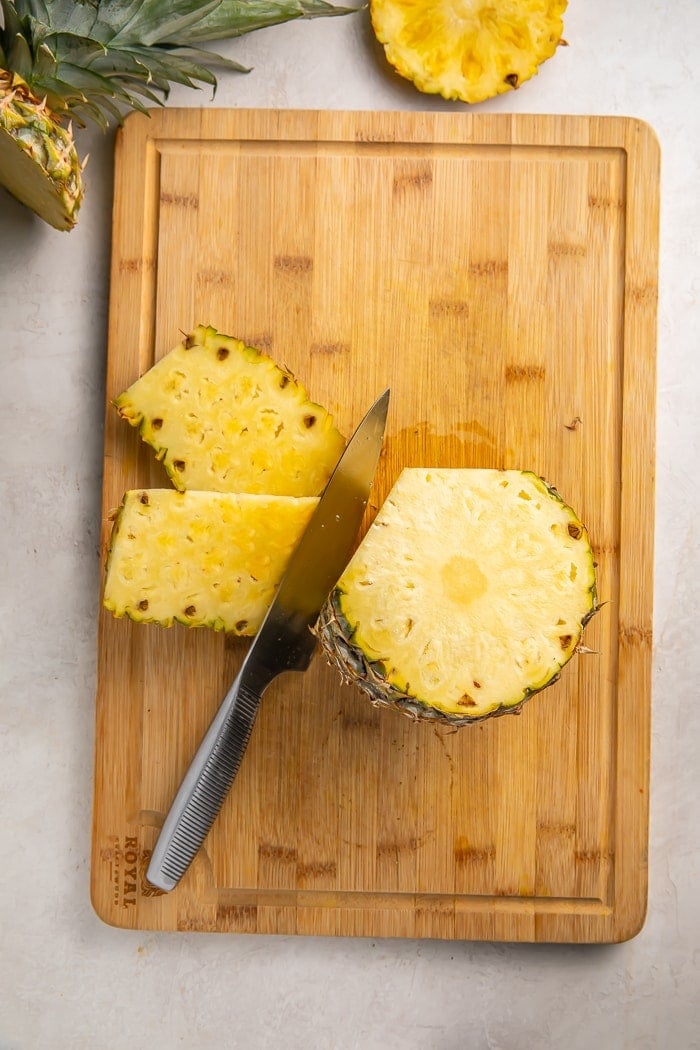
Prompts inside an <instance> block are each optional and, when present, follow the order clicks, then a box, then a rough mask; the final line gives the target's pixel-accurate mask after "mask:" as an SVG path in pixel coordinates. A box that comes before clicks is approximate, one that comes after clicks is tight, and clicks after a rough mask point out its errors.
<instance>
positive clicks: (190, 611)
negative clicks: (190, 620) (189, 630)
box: [185, 605, 197, 616]
mask: <svg viewBox="0 0 700 1050" xmlns="http://www.w3.org/2000/svg"><path fill="white" fill-rule="evenodd" d="M196 612H197V610H196V608H195V607H194V605H188V606H187V608H186V609H185V616H194V614H195V613H196Z"/></svg>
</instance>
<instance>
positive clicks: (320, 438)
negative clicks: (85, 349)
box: [115, 325, 345, 496]
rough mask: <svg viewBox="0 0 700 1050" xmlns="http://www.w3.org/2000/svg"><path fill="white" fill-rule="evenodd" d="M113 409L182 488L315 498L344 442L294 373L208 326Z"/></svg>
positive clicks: (156, 368)
mask: <svg viewBox="0 0 700 1050" xmlns="http://www.w3.org/2000/svg"><path fill="white" fill-rule="evenodd" d="M115 405H116V407H117V410H118V412H119V414H120V416H121V417H122V418H123V419H125V420H127V422H129V423H131V424H132V426H135V427H138V428H139V430H140V433H141V437H142V438H143V440H144V441H146V442H147V443H148V444H149V445H152V447H153V448H154V449H155V451H156V454H157V456H158V458H159V459H162V460H163V464H164V466H165V469H166V471H167V473H168V475H169V476H170V478H171V480H172V482H173V484H174V485H175V488H177V489H179V490H180V491H184V490H186V489H198V490H201V491H215V492H253V493H265V494H267V495H277V496H317V495H318V494H319V493H320V492H321V491H322V489H323V487H324V486H325V484H326V481H327V480H328V478H329V476H330V474H331V472H332V470H333V468H334V467H335V464H336V463H337V461H338V458H339V457H340V454H341V452H342V450H343V446H344V444H345V442H344V439H343V437H342V436H341V435H340V433H339V432H338V430H337V429H336V428H335V426H334V425H333V419H332V417H331V416H330V415H329V413H328V412H327V411H326V409H325V408H322V407H321V406H320V405H317V404H314V402H312V401H309V400H308V397H307V393H306V390H305V389H304V387H303V386H302V385H301V384H300V383H298V382H297V381H296V379H294V377H293V376H292V375H290V373H289V372H287V371H286V370H285V369H282V368H279V367H278V366H277V365H276V364H275V363H274V361H272V360H271V359H270V358H269V357H267V356H266V355H265V354H262V353H261V352H260V351H259V350H256V349H255V348H254V347H252V346H246V345H245V343H243V342H241V341H240V339H233V338H231V337H230V336H226V335H221V334H220V333H219V332H217V331H216V329H214V328H210V327H205V326H204V325H199V326H198V327H197V328H195V330H194V331H193V332H192V334H191V335H189V336H187V338H186V339H185V340H184V341H183V342H182V343H181V344H180V345H179V346H176V347H175V349H174V350H171V351H170V353H168V354H166V355H165V357H163V358H161V360H160V361H158V363H157V364H155V365H154V366H153V367H152V368H151V369H149V371H148V372H146V373H145V375H143V376H141V378H140V379H138V380H137V381H136V382H135V383H133V384H132V386H130V387H129V389H128V390H126V391H125V392H124V393H123V394H121V395H120V397H118V398H117V399H116V401H115Z"/></svg>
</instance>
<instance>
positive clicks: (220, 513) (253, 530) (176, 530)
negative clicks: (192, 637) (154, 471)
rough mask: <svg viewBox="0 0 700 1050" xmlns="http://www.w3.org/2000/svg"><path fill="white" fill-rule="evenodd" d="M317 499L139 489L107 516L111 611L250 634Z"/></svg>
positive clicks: (107, 590) (107, 602)
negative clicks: (110, 523)
mask: <svg viewBox="0 0 700 1050" xmlns="http://www.w3.org/2000/svg"><path fill="white" fill-rule="evenodd" d="M317 504H318V498H317V497H313V496H306V497H301V498H299V499H295V498H293V497H289V496H257V495H249V494H243V495H241V494H234V493H215V492H176V491H175V490H174V489H140V490H133V491H129V492H127V493H125V495H124V499H123V502H122V505H121V507H120V508H119V510H118V511H116V512H115V515H114V523H113V526H112V536H111V542H110V548H109V554H108V557H107V570H106V580H105V588H104V597H103V601H104V605H105V607H106V608H107V609H109V610H110V611H111V612H112V613H114V615H115V616H118V617H120V616H124V615H126V616H129V617H130V618H131V619H132V620H136V621H138V622H139V623H156V624H161V625H162V626H163V627H170V626H171V625H172V624H173V623H174V622H178V623H182V624H186V625H187V626H188V627H210V628H213V629H214V630H221V631H226V632H229V633H231V634H237V635H253V634H255V633H256V631H257V630H258V628H259V626H260V624H261V622H262V619H263V616H264V615H265V613H266V611H267V609H268V606H269V605H270V602H271V601H272V598H273V595H274V591H275V588H276V586H277V584H278V583H279V581H280V579H281V577H282V574H283V572H284V569H285V567H286V565H287V562H288V560H289V556H290V555H291V553H292V550H293V549H294V547H295V545H296V543H297V542H298V540H299V539H300V537H301V534H302V532H303V530H304V528H305V527H306V525H307V524H308V521H309V518H310V517H311V514H312V513H313V511H314V509H315V508H316V505H317Z"/></svg>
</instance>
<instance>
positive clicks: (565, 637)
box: [559, 634, 571, 649]
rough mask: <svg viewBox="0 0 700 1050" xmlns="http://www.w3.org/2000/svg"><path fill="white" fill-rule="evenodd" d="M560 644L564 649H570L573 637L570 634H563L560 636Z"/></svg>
mask: <svg viewBox="0 0 700 1050" xmlns="http://www.w3.org/2000/svg"><path fill="white" fill-rule="evenodd" d="M559 644H560V645H561V647H562V649H568V648H569V646H570V645H571V635H570V634H561V635H559Z"/></svg>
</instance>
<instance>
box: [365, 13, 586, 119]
mask: <svg viewBox="0 0 700 1050" xmlns="http://www.w3.org/2000/svg"><path fill="white" fill-rule="evenodd" d="M566 4H567V0H438V2H437V3H431V2H428V0H371V2H370V11H371V17H372V26H373V28H374V32H375V34H376V36H377V39H378V40H379V41H380V43H382V44H383V45H384V50H385V53H386V57H387V59H388V61H389V62H390V64H391V65H392V66H394V67H395V69H396V70H397V72H399V73H400V74H401V76H403V77H406V78H407V79H408V80H411V81H413V83H414V84H415V86H416V87H417V88H418V89H419V90H420V91H425V92H427V93H429V94H438V95H442V96H443V97H444V98H447V99H460V100H461V101H463V102H483V101H484V99H487V98H492V97H493V96H494V95H500V94H502V93H503V92H504V91H512V90H513V88H517V87H519V86H520V85H521V84H522V83H523V81H525V80H529V79H530V77H532V76H534V74H535V73H537V71H538V68H539V66H540V65H541V63H542V62H544V61H545V60H546V59H548V58H551V56H552V55H553V54H554V52H555V51H556V48H557V45H559V44H561V43H564V41H563V40H562V39H561V34H562V29H563V26H562V15H563V13H564V11H565V9H566Z"/></svg>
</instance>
